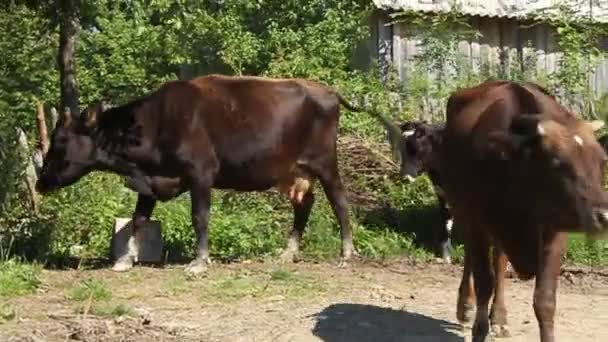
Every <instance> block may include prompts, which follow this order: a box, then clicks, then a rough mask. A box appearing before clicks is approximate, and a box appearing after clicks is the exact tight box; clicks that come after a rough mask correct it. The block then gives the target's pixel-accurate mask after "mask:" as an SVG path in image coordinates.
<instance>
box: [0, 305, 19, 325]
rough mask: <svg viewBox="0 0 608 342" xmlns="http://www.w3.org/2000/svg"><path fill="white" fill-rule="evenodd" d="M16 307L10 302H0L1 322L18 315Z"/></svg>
mask: <svg viewBox="0 0 608 342" xmlns="http://www.w3.org/2000/svg"><path fill="white" fill-rule="evenodd" d="M16 315H17V314H16V313H15V308H14V307H13V306H12V305H10V304H8V303H0V324H2V323H4V322H8V321H10V320H12V319H14V318H15V317H16Z"/></svg>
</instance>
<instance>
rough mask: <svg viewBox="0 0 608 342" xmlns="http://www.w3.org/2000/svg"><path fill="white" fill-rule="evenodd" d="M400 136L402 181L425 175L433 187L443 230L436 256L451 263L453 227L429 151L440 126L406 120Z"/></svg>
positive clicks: (432, 146)
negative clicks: (438, 255) (402, 146)
mask: <svg viewBox="0 0 608 342" xmlns="http://www.w3.org/2000/svg"><path fill="white" fill-rule="evenodd" d="M399 128H400V129H401V135H402V137H403V142H402V144H404V146H405V147H404V148H403V149H402V150H403V153H404V155H403V156H402V160H403V163H402V165H404V166H406V167H402V169H401V172H402V175H403V177H404V178H406V179H408V180H410V181H411V180H413V179H414V178H416V177H418V176H419V175H422V174H424V173H426V174H427V175H428V176H429V179H430V180H431V183H432V184H433V189H434V190H435V195H436V196H437V200H438V202H439V216H440V219H441V223H442V226H443V229H442V230H441V232H440V234H439V236H438V240H439V241H438V247H439V253H440V256H441V258H442V260H443V261H445V262H446V263H451V262H452V259H451V253H452V226H453V224H454V221H453V218H452V215H451V214H450V207H449V205H448V203H447V202H446V201H445V196H444V194H443V189H441V179H440V177H439V172H438V171H437V166H436V165H435V164H436V162H435V160H434V158H435V154H436V152H435V151H434V150H433V148H434V145H436V144H437V143H438V141H439V139H441V131H442V130H443V125H442V124H429V123H427V122H426V121H406V122H403V123H401V124H400V125H399Z"/></svg>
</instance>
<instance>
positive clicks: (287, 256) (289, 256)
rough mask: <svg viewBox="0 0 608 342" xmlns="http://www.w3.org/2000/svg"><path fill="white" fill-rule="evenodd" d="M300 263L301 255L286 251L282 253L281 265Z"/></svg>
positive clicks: (280, 257)
mask: <svg viewBox="0 0 608 342" xmlns="http://www.w3.org/2000/svg"><path fill="white" fill-rule="evenodd" d="M298 261H299V253H298V252H296V251H293V250H289V249H287V250H285V251H284V252H283V253H281V255H280V256H279V262H280V263H281V264H288V263H292V262H298Z"/></svg>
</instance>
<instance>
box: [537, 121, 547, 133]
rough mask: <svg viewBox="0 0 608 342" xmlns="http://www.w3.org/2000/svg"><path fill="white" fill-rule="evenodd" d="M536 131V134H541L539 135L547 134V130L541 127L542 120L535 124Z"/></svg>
mask: <svg viewBox="0 0 608 342" xmlns="http://www.w3.org/2000/svg"><path fill="white" fill-rule="evenodd" d="M536 131H537V132H538V135H541V136H544V135H547V131H546V130H545V128H544V127H543V124H542V122H539V123H538V125H537V126H536Z"/></svg>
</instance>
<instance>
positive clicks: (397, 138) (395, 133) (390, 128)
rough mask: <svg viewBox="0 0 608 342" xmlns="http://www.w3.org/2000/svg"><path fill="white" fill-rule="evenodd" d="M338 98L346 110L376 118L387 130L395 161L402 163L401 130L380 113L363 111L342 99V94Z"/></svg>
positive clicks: (371, 110) (368, 110)
mask: <svg viewBox="0 0 608 342" xmlns="http://www.w3.org/2000/svg"><path fill="white" fill-rule="evenodd" d="M336 96H337V97H338V100H339V101H340V104H341V105H343V106H344V107H345V108H346V109H348V110H351V111H353V112H358V113H359V112H366V113H368V114H370V115H371V116H373V117H375V118H376V119H377V120H378V121H379V122H380V123H381V124H382V126H383V127H384V129H385V130H386V132H387V134H388V141H389V143H390V145H391V152H392V155H393V159H394V160H396V161H397V162H398V163H399V162H401V158H402V156H401V147H400V144H401V140H402V137H401V129H400V128H399V127H398V126H397V125H396V124H395V123H394V122H392V121H391V120H389V119H388V118H386V117H385V116H384V115H382V114H381V113H380V112H378V111H376V110H373V109H363V108H361V107H357V106H354V105H353V104H351V103H350V102H348V101H347V100H346V99H344V97H342V95H341V94H339V93H337V92H336Z"/></svg>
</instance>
